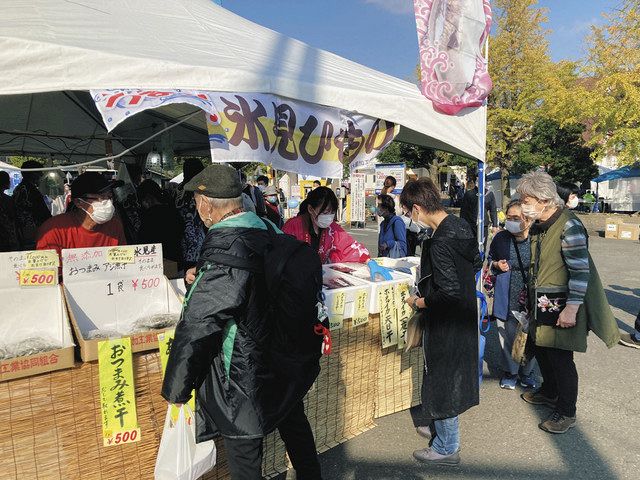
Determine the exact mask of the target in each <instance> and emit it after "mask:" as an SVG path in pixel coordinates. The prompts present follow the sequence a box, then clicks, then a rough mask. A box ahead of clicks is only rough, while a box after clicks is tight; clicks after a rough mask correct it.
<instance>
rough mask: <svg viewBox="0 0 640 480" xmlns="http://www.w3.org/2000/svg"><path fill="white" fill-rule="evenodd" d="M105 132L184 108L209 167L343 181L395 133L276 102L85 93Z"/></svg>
mask: <svg viewBox="0 0 640 480" xmlns="http://www.w3.org/2000/svg"><path fill="white" fill-rule="evenodd" d="M91 95H92V97H93V100H94V101H95V103H96V107H97V108H98V111H99V112H100V114H101V115H102V118H103V120H104V122H105V125H106V126H107V129H108V130H109V131H111V130H112V129H113V128H115V127H116V126H117V125H118V124H120V123H121V122H122V121H124V120H125V119H126V118H128V117H130V116H131V115H135V114H136V113H139V112H141V111H144V110H147V109H152V108H158V107H161V106H164V105H171V104H177V103H186V104H189V105H193V106H195V107H198V108H200V109H202V110H204V112H205V114H206V124H207V131H208V135H209V145H210V148H211V156H212V160H213V161H214V162H221V163H226V162H259V163H263V164H266V165H272V166H273V167H274V168H275V169H277V170H284V171H289V172H295V173H299V174H302V175H313V176H317V177H323V178H342V175H343V165H344V164H345V163H349V164H350V165H351V166H352V167H353V166H354V165H359V164H364V163H369V162H371V161H372V160H373V158H375V157H376V156H377V155H378V154H379V153H380V152H382V151H383V150H384V149H385V148H386V147H387V146H388V145H389V144H390V143H391V141H392V140H393V138H394V137H395V136H396V135H397V133H398V131H399V126H398V125H396V124H394V123H391V122H387V121H385V120H381V119H376V118H372V117H368V116H366V115H361V114H358V113H355V112H348V111H345V110H341V109H338V108H333V107H327V106H322V105H317V104H312V103H307V102H301V101H298V100H291V99H286V98H284V97H280V96H278V95H272V94H261V93H221V92H208V91H190V90H162V91H149V90H102V91H91Z"/></svg>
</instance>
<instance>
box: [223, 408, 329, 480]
mask: <svg viewBox="0 0 640 480" xmlns="http://www.w3.org/2000/svg"><path fill="white" fill-rule="evenodd" d="M278 432H280V437H282V441H283V442H284V444H285V446H286V447H287V453H288V454H289V458H290V459H291V463H292V464H293V468H294V469H295V471H296V478H297V479H298V480H322V475H321V473H320V462H319V461H318V454H317V453H316V443H315V440H314V439H313V432H312V431H311V425H309V420H307V416H306V414H305V413H304V404H303V403H302V402H300V403H298V404H297V405H296V406H295V407H294V408H293V410H291V413H289V415H288V416H287V418H285V419H284V420H283V421H282V423H281V424H280V425H278ZM224 445H225V448H226V451H227V460H228V462H229V470H230V471H231V478H232V479H233V480H261V479H262V438H254V439H244V438H225V439H224Z"/></svg>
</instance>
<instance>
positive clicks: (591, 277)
mask: <svg viewBox="0 0 640 480" xmlns="http://www.w3.org/2000/svg"><path fill="white" fill-rule="evenodd" d="M517 192H518V194H519V195H520V200H521V201H522V212H523V214H524V215H525V216H527V217H529V218H531V219H533V220H534V221H535V222H534V224H533V226H532V227H531V232H530V233H531V268H530V269H531V275H530V276H529V278H530V279H531V280H530V285H529V301H530V312H531V325H530V327H529V338H530V340H531V342H532V344H533V351H534V354H535V356H536V359H537V360H538V364H539V365H540V371H541V372H542V376H543V377H544V382H543V384H542V387H541V388H540V389H539V390H538V391H536V392H527V393H524V394H523V395H522V399H523V400H524V401H525V402H527V403H531V404H533V405H546V406H549V407H551V408H553V413H552V414H551V415H550V416H549V418H547V420H545V421H544V422H542V423H541V424H540V425H539V427H540V428H541V429H542V430H545V431H547V432H549V433H565V432H566V431H568V430H569V429H570V428H571V427H573V426H574V425H575V423H576V402H577V399H578V372H577V371H576V365H575V363H574V360H573V352H585V351H586V349H587V334H588V332H589V330H592V331H593V332H594V333H596V335H598V337H600V338H601V339H602V340H603V341H604V343H605V344H606V345H607V346H608V347H612V346H614V345H615V344H616V343H618V340H619V338H620V336H619V333H618V327H617V325H616V321H615V317H614V316H613V314H612V312H611V309H610V307H609V303H608V302H607V298H606V296H605V293H604V289H603V288H602V283H601V282H600V277H599V276H598V272H597V270H596V267H595V265H594V264H593V261H592V259H591V256H590V255H589V250H588V240H589V237H588V235H587V231H586V229H585V227H584V225H583V224H582V222H581V221H580V220H579V219H578V217H576V216H575V214H574V213H573V212H571V210H569V209H566V208H564V201H563V200H562V199H561V198H560V197H559V196H558V193H557V191H556V185H555V184H554V182H553V179H552V178H551V176H549V175H548V174H547V173H545V172H532V173H528V174H526V175H524V176H523V177H522V180H521V181H520V184H519V185H518V188H517Z"/></svg>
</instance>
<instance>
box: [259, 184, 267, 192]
mask: <svg viewBox="0 0 640 480" xmlns="http://www.w3.org/2000/svg"><path fill="white" fill-rule="evenodd" d="M266 189H267V187H266V186H265V185H258V190H260V191H261V192H262V193H264V191H265V190H266Z"/></svg>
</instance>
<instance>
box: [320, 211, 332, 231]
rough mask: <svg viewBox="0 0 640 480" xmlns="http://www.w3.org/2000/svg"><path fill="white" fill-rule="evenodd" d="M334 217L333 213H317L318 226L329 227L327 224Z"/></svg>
mask: <svg viewBox="0 0 640 480" xmlns="http://www.w3.org/2000/svg"><path fill="white" fill-rule="evenodd" d="M334 218H335V213H323V214H322V215H318V218H317V219H316V223H317V224H318V228H329V225H331V224H332V223H333V219H334Z"/></svg>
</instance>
